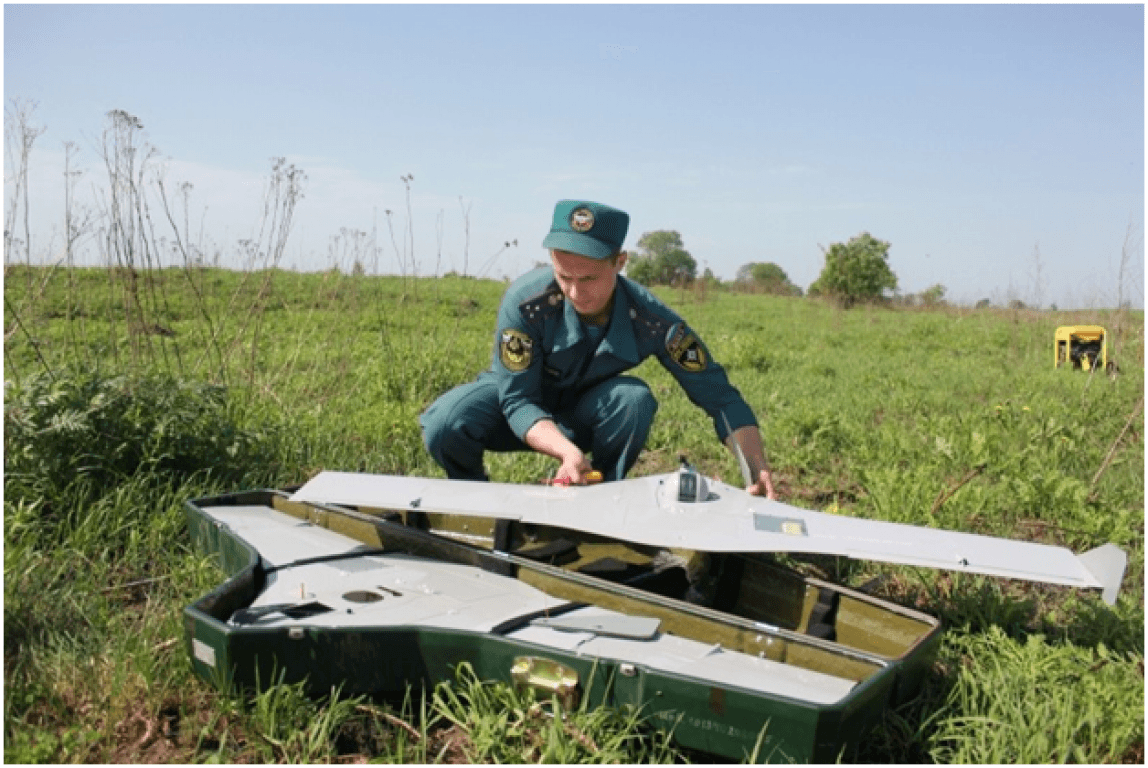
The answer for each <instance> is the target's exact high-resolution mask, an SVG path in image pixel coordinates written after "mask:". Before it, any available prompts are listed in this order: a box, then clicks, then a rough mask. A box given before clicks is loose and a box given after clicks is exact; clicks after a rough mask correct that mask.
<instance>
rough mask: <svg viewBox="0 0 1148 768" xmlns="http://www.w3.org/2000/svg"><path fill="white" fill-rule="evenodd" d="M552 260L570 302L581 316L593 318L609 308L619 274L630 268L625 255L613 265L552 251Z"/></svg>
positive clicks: (573, 254) (561, 286)
mask: <svg viewBox="0 0 1148 768" xmlns="http://www.w3.org/2000/svg"><path fill="white" fill-rule="evenodd" d="M550 260H551V261H552V262H553V263H554V277H555V279H557V281H558V287H559V288H561V289H562V293H564V294H565V295H566V300H567V301H569V302H570V303H571V304H573V305H574V310H575V311H576V312H577V313H578V314H580V315H587V316H590V317H593V316H594V315H598V314H601V313H602V312H604V311H605V310H606V308H607V307H608V306H609V304H610V297H612V296H613V295H614V286H615V284H616V283H617V282H618V273H620V272H621V271H622V267H624V266H625V265H626V254H625V253H621V254H620V255H619V256H618V258H617V259H616V260H615V261H610V260H609V259H604V260H598V259H591V258H589V257H587V256H582V255H580V254H577V253H570V252H569V251H558V250H553V249H551V251H550Z"/></svg>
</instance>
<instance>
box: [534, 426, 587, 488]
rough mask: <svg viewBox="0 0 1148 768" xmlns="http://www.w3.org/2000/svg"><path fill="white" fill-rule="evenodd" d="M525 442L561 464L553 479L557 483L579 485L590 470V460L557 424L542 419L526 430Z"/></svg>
mask: <svg viewBox="0 0 1148 768" xmlns="http://www.w3.org/2000/svg"><path fill="white" fill-rule="evenodd" d="M526 444H527V445H529V446H530V447H531V448H533V449H534V450H536V451H538V452H539V453H544V454H546V455H547V456H553V457H554V458H556V459H558V461H560V462H561V464H560V465H559V467H558V473H557V474H556V475H555V476H554V480H555V481H556V482H558V483H569V484H570V485H581V484H582V483H583V482H585V474H586V473H587V472H589V471H590V469H591V467H590V462H589V461H587V460H586V455H585V454H584V453H582V450H581V449H580V448H579V447H578V446H576V445H574V443H572V442H570V440H568V439H567V437H566V435H564V434H563V433H562V430H560V429H559V428H558V425H557V424H555V423H554V422H553V421H551V420H549V419H542V420H541V421H538V422H536V423H535V424H534V426H532V427H531V428H530V429H528V430H527V431H526Z"/></svg>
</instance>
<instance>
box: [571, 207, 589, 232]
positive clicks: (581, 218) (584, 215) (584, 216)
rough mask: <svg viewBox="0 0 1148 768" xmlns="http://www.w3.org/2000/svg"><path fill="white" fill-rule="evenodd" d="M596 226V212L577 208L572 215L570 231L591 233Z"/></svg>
mask: <svg viewBox="0 0 1148 768" xmlns="http://www.w3.org/2000/svg"><path fill="white" fill-rule="evenodd" d="M593 226H594V212H593V211H591V210H590V209H589V208H575V209H574V211H573V212H571V214H570V229H572V230H574V231H575V232H589V231H590V230H591V229H592V228H593Z"/></svg>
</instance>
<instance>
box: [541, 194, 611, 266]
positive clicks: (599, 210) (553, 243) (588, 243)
mask: <svg viewBox="0 0 1148 768" xmlns="http://www.w3.org/2000/svg"><path fill="white" fill-rule="evenodd" d="M629 227H630V214H628V213H626V212H625V211H619V210H618V209H617V208H611V207H610V206H608V205H602V204H601V203H592V202H590V201H588V200H559V201H558V204H557V205H555V206H554V219H553V221H551V223H550V234H548V235H547V236H546V239H545V240H543V241H542V247H543V248H556V249H558V250H560V251H569V252H570V253H577V254H580V255H582V256H588V257H589V258H591V259H608V258H610V257H611V256H613V255H614V254H615V253H617V252H618V251H620V250H622V243H623V241H625V239H626V230H627V229H629Z"/></svg>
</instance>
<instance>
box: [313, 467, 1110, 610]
mask: <svg viewBox="0 0 1148 768" xmlns="http://www.w3.org/2000/svg"><path fill="white" fill-rule="evenodd" d="M684 478H692V479H691V480H690V481H689V483H688V485H689V490H688V491H687V490H684V489H685V488H686V486H685V485H683V482H684ZM292 499H293V500H295V501H303V502H313V503H327V504H340V505H344V506H364V507H372V508H381V509H395V510H418V511H423V512H436V513H444V514H453V515H468V516H474V517H489V518H500V519H507V520H517V521H521V522H524V523H535V524H539V525H549V526H556V527H560V528H569V529H574V530H579V531H583V532H585V533H591V534H596V535H601V536H608V537H610V538H615V539H621V540H624V541H629V542H633V543H635V544H646V545H651V546H657V547H682V548H688V549H695V550H702V551H707V552H795V553H796V552H803V553H809V554H826V555H840V556H843V557H851V558H856V559H860V560H875V561H880V562H887V563H899V564H903V565H915V566H924V567H927V568H940V569H946V570H952V571H961V572H966V573H979V574H985V575H990V576H1001V577H1005V578H1010V579H1023V580H1027V581H1038V582H1047V583H1051V584H1063V585H1066V586H1072V587H1086V588H1099V589H1101V590H1103V597H1104V600H1105V602H1107V603H1109V604H1110V605H1111V604H1114V603H1115V600H1116V592H1117V590H1118V589H1119V587H1120V582H1121V580H1122V578H1123V576H1124V569H1125V567H1126V565H1127V555H1126V554H1125V553H1124V552H1123V551H1122V550H1121V549H1119V548H1118V547H1116V546H1115V545H1113V544H1105V545H1104V546H1101V547H1098V548H1096V549H1093V550H1090V551H1089V552H1086V553H1084V554H1082V555H1080V556H1077V555H1076V554H1074V553H1073V552H1072V551H1071V550H1069V549H1066V548H1064V547H1056V546H1050V545H1047V544H1036V543H1032V542H1024V541H1014V540H1011V539H1001V538H996V537H992V536H982V535H979V534H972V533H960V532H956V531H946V530H941V529H938V528H925V527H920V526H914V525H905V524H902V523H889V522H884V521H880V520H866V519H861V518H853V517H845V516H842V515H832V514H828V513H824V512H816V511H813V510H808V509H801V508H799V507H792V506H789V505H787V504H782V503H780V502H777V501H771V500H769V499H763V498H761V497H757V496H750V495H749V494H747V493H746V492H745V491H743V490H742V489H740V488H735V487H733V486H730V485H726V484H725V483H721V482H719V481H716V480H709V479H706V478H702V477H701V475H698V474H697V473H694V472H692V471H691V470H689V469H688V468H684V469H682V470H679V471H678V472H671V473H668V474H664V475H653V476H650V477H642V478H635V479H632V480H622V481H618V482H613V483H602V484H600V485H593V486H578V487H561V486H557V487H556V486H527V485H513V484H508V483H481V482H468V481H459V480H435V479H426V478H417V477H398V476H389V475H368V474H357V473H348V472H321V473H320V474H318V475H317V476H315V478H313V479H312V480H311V481H309V482H308V483H306V484H305V485H304V486H302V487H301V488H300V489H299V490H298V491H297V492H296V493H295V494H294V495H293V496H292Z"/></svg>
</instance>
